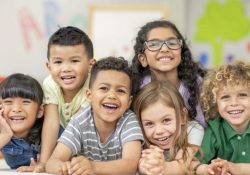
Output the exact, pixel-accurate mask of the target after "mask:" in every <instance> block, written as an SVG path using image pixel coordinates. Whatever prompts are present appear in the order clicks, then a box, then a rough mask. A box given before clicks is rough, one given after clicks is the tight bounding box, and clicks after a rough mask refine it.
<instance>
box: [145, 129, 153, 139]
mask: <svg viewBox="0 0 250 175" xmlns="http://www.w3.org/2000/svg"><path fill="white" fill-rule="evenodd" d="M143 130H144V133H145V136H146V137H147V138H148V139H150V138H151V137H152V133H153V130H152V128H151V129H149V128H146V127H143Z"/></svg>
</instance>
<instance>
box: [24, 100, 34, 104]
mask: <svg viewBox="0 0 250 175" xmlns="http://www.w3.org/2000/svg"><path fill="white" fill-rule="evenodd" d="M23 103H24V104H30V103H32V100H30V99H23Z"/></svg>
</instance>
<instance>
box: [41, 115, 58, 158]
mask: <svg viewBox="0 0 250 175" xmlns="http://www.w3.org/2000/svg"><path fill="white" fill-rule="evenodd" d="M58 132H59V121H58V120H57V119H53V118H50V119H45V120H44V124H43V130H42V149H41V159H40V161H41V162H43V163H46V162H47V160H48V159H49V158H50V156H51V154H52V152H53V150H54V148H55V146H56V141H57V139H58Z"/></svg>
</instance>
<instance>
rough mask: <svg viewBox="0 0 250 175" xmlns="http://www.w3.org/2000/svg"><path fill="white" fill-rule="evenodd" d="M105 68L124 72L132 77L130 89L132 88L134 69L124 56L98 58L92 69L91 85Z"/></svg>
mask: <svg viewBox="0 0 250 175" xmlns="http://www.w3.org/2000/svg"><path fill="white" fill-rule="evenodd" d="M103 70H116V71H118V72H123V73H125V74H126V75H128V77H129V78H130V89H131V88H132V81H131V77H132V71H131V69H130V67H129V64H128V61H127V60H125V59H124V58H123V57H112V56H110V57H106V58H102V59H100V60H98V61H97V62H96V63H95V64H94V65H93V66H92V69H91V74H90V81H89V87H91V86H92V85H93V82H94V81H95V79H96V76H97V74H98V73H99V72H100V71H103Z"/></svg>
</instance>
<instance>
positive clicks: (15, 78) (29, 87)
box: [0, 73, 43, 145]
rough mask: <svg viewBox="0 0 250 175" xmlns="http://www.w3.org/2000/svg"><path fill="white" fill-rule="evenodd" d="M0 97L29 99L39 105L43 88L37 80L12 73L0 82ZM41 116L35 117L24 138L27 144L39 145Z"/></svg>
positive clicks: (41, 101)
mask: <svg viewBox="0 0 250 175" xmlns="http://www.w3.org/2000/svg"><path fill="white" fill-rule="evenodd" d="M0 94H1V99H6V98H11V97H21V98H26V99H30V100H32V101H34V102H36V103H37V104H38V106H40V105H41V104H42V103H43V90H42V87H41V85H40V84H39V82H38V81H37V80H36V79H34V78H32V77H30V76H28V75H24V74H20V73H17V74H12V75H10V76H8V77H7V78H6V79H4V80H3V81H2V82H1V84H0ZM42 125H43V117H41V118H37V119H36V121H35V123H34V125H33V127H32V128H31V130H30V132H29V134H28V136H27V137H26V138H24V139H25V140H26V141H27V142H28V143H29V144H35V145H39V144H40V142H41V131H42Z"/></svg>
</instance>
